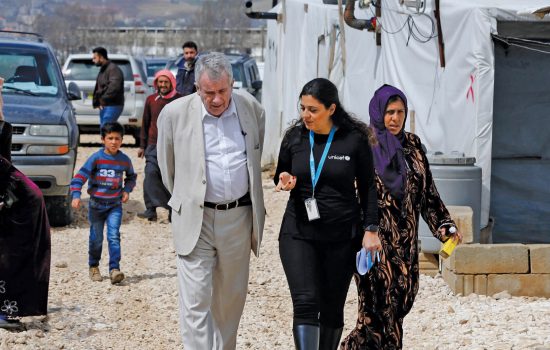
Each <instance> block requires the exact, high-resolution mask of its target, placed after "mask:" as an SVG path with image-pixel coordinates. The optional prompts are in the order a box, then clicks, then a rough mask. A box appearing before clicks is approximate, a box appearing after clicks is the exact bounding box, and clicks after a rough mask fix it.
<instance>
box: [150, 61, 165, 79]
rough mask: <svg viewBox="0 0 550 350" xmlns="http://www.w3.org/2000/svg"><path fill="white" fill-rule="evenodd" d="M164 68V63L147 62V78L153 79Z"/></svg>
mask: <svg viewBox="0 0 550 350" xmlns="http://www.w3.org/2000/svg"><path fill="white" fill-rule="evenodd" d="M164 66H166V62H148V63H147V76H149V77H154V76H155V74H156V73H157V72H158V71H159V70H161V69H163V68H164Z"/></svg>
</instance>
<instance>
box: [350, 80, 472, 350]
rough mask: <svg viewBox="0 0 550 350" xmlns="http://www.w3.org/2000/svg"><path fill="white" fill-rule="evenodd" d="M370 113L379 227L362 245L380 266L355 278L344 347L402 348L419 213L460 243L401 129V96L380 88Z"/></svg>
mask: <svg viewBox="0 0 550 350" xmlns="http://www.w3.org/2000/svg"><path fill="white" fill-rule="evenodd" d="M369 114H370V122H371V128H373V130H374V132H375V134H376V137H377V139H378V144H377V145H375V146H373V147H372V152H373V158H374V167H375V173H376V176H375V182H376V187H377V191H378V217H379V218H380V225H379V231H378V234H371V235H369V236H368V237H365V239H364V240H363V247H365V249H367V250H370V251H371V252H373V253H374V252H375V251H378V252H379V253H380V262H376V264H375V265H374V267H373V268H372V269H371V270H370V271H369V272H367V273H366V274H365V275H363V276H361V275H359V274H355V275H354V278H355V282H356V283H357V289H358V293H359V318H358V320H357V325H356V327H355V329H354V330H353V331H352V332H351V333H350V334H349V335H348V336H347V338H346V339H345V340H344V341H343V343H342V349H346V350H351V349H401V348H402V347H403V342H402V341H403V318H404V317H405V316H406V315H407V314H408V313H409V311H410V310H411V307H412V305H413V302H414V298H415V296H416V293H417V292H418V280H419V270H418V218H419V214H422V217H423V218H424V220H425V221H426V222H427V223H428V226H429V227H430V230H431V231H432V232H433V234H434V236H435V237H436V238H438V239H439V240H441V241H442V242H443V241H445V240H447V239H449V238H450V237H451V236H452V238H450V239H457V240H458V241H459V242H460V241H462V236H461V234H460V233H459V232H458V231H455V233H454V234H451V233H450V232H449V229H450V228H451V227H455V223H454V222H453V220H452V219H451V216H450V215H449V212H448V211H447V209H446V208H445V205H444V204H443V202H442V201H441V198H440V197H439V194H438V192H437V189H436V187H435V184H434V182H433V179H432V175H431V172H430V168H429V165H428V160H427V159H426V155H425V153H424V151H423V150H422V147H421V142H420V139H419V138H418V136H416V135H414V134H412V133H408V132H405V131H404V130H403V127H404V125H405V120H406V117H407V98H406V97H405V95H404V94H403V92H402V91H400V90H399V89H397V88H395V87H393V86H390V85H384V86H382V87H381V88H379V89H378V90H377V91H376V92H375V93H374V97H373V98H372V100H371V101H370V106H369ZM455 228H456V227H455ZM451 231H454V230H451Z"/></svg>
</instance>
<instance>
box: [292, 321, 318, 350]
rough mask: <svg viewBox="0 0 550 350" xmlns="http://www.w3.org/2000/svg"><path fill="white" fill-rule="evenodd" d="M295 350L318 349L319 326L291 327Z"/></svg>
mask: <svg viewBox="0 0 550 350" xmlns="http://www.w3.org/2000/svg"><path fill="white" fill-rule="evenodd" d="M292 334H293V335H294V345H295V346H296V350H318V349H319V326H314V325H310V324H299V325H297V326H294V327H292Z"/></svg>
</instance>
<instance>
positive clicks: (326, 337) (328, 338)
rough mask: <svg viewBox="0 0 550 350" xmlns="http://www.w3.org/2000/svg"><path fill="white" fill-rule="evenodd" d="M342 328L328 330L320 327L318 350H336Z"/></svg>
mask: <svg viewBox="0 0 550 350" xmlns="http://www.w3.org/2000/svg"><path fill="white" fill-rule="evenodd" d="M343 329H344V328H343V327H341V328H329V327H325V326H323V325H321V334H320V335H319V350H337V349H338V345H340V337H341V336H342V330H343Z"/></svg>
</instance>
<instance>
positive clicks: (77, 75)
mask: <svg viewBox="0 0 550 350" xmlns="http://www.w3.org/2000/svg"><path fill="white" fill-rule="evenodd" d="M112 62H113V63H115V64H116V65H117V66H118V67H119V68H120V69H121V70H122V74H123V75H124V81H134V77H133V75H132V66H131V65H130V62H129V61H127V60H112ZM98 73H99V67H98V66H96V65H95V64H94V63H93V62H92V59H91V58H90V59H87V58H85V59H74V60H71V61H70V62H69V64H68V65H67V69H66V71H65V79H67V80H96V78H97V74H98Z"/></svg>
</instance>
